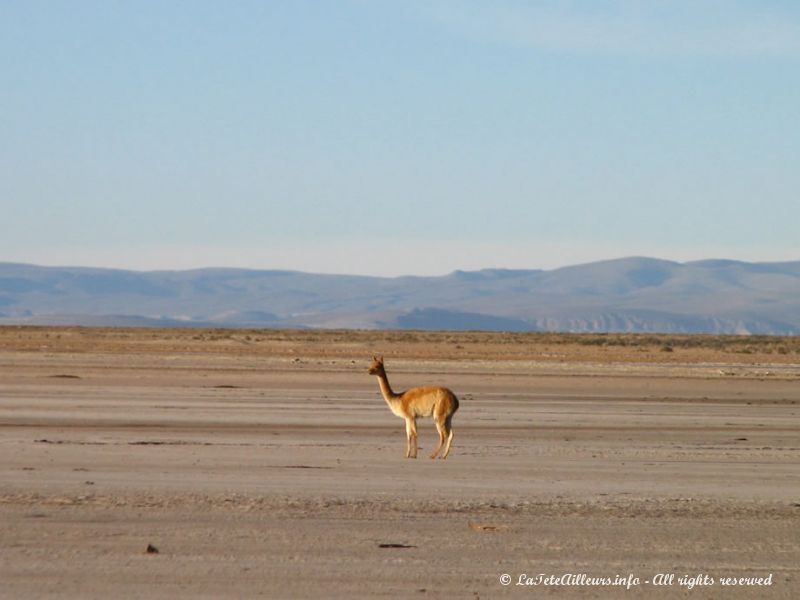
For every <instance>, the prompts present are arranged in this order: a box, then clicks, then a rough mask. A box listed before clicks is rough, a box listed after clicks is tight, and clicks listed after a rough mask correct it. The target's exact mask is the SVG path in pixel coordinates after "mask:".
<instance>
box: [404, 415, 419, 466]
mask: <svg viewBox="0 0 800 600" xmlns="http://www.w3.org/2000/svg"><path fill="white" fill-rule="evenodd" d="M406 458H417V423H416V421H415V420H414V419H411V418H410V419H406Z"/></svg>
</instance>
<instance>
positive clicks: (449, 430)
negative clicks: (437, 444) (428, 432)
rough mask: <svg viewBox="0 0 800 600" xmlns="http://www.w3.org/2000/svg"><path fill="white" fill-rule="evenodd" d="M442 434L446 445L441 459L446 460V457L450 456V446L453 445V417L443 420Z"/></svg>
mask: <svg viewBox="0 0 800 600" xmlns="http://www.w3.org/2000/svg"><path fill="white" fill-rule="evenodd" d="M444 432H445V434H446V435H447V445H446V446H445V447H444V454H442V456H441V458H447V455H448V454H450V444H452V443H453V415H449V416H448V417H447V418H446V419H445V420H444Z"/></svg>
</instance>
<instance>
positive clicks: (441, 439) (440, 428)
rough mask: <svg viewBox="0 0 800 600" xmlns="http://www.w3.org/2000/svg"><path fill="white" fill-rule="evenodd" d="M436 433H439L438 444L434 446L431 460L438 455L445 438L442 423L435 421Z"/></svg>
mask: <svg viewBox="0 0 800 600" xmlns="http://www.w3.org/2000/svg"><path fill="white" fill-rule="evenodd" d="M436 431H438V432H439V443H438V444H437V445H436V449H435V450H434V451H433V453H432V454H431V458H436V455H437V454H439V450H441V449H442V445H443V444H444V440H445V437H446V436H447V434H446V432H445V429H444V423H443V422H441V421H439V420H438V419H437V421H436Z"/></svg>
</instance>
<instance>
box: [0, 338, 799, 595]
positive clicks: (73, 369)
mask: <svg viewBox="0 0 800 600" xmlns="http://www.w3.org/2000/svg"><path fill="white" fill-rule="evenodd" d="M392 335H394V336H398V337H395V338H392V337H391V336H392ZM401 335H402V336H405V337H399V336H401ZM415 335H416V337H414V336H415ZM248 337H249V339H247V338H248ZM570 340H571V341H570ZM570 340H567V341H566V342H564V340H562V341H560V342H559V341H557V340H555V339H554V338H538V339H537V338H531V337H529V336H517V337H514V336H510V337H509V336H502V335H499V334H498V335H495V336H491V335H488V334H475V335H474V336H473V337H472V338H470V337H469V336H468V335H467V334H463V335H460V336H459V335H455V336H453V335H451V334H379V333H375V334H367V333H352V334H348V333H345V332H336V333H326V334H320V333H318V332H317V333H314V332H312V333H305V334H302V333H291V332H282V333H269V334H267V333H259V332H237V333H231V332H219V331H217V332H212V331H207V332H196V331H180V330H177V331H176V330H170V331H154V330H139V331H136V330H80V329H31V328H0V456H2V460H1V461H0V582H2V585H0V598H104V599H105V598H251V597H263V598H373V597H375V598H469V599H474V598H498V597H499V598H511V597H516V598H526V597H553V598H622V597H637V598H685V597H687V596H690V597H696V598H782V599H783V598H785V599H790V598H797V597H800V533H799V531H800V528H799V527H798V525H800V406H798V403H799V402H800V364H798V354H797V353H795V352H794V351H793V350H791V345H790V344H791V343H793V342H787V344H786V345H782V343H781V342H780V341H778V342H775V344H777V345H774V344H773V345H771V346H769V348H771V349H770V350H767V349H766V348H767V347H766V346H764V345H761V342H758V341H757V340H756V341H754V342H753V344H752V346H750V351H746V352H740V351H739V350H737V348H738V349H741V348H745V347H747V346H746V345H742V343H741V340H738V341H736V344H737V345H736V347H735V348H734V349H731V347H730V346H725V344H721V345H716V344H710V345H709V346H708V347H700V348H698V347H687V348H682V347H678V346H677V345H676V346H675V347H674V348H672V347H670V349H669V350H665V349H664V348H665V345H666V344H667V342H665V341H663V340H651V341H649V342H646V343H645V342H644V341H642V342H641V343H632V344H630V345H625V346H603V345H602V344H599V345H598V344H583V343H580V341H579V340H578V341H576V340H577V338H576V339H572V338H570ZM669 344H670V345H672V344H674V340H672V341H670V342H669ZM787 345H788V347H789V348H790V350H789V351H788V352H785V351H780V352H778V351H775V348H785V347H786V346H787ZM374 352H378V353H383V354H385V355H386V363H387V370H388V372H389V376H390V378H391V380H392V384H393V385H394V387H395V388H396V389H402V388H404V387H407V386H412V385H420V384H441V385H447V386H449V387H451V388H452V389H453V390H454V391H455V392H456V393H457V394H458V395H459V397H460V399H461V409H460V410H459V412H458V413H457V415H456V418H455V419H454V429H455V432H456V437H455V441H454V444H453V450H452V452H451V455H450V458H448V460H446V461H441V460H436V461H431V460H429V459H427V458H422V457H423V456H424V455H425V452H426V451H427V450H430V449H431V447H432V445H433V442H434V441H435V439H436V434H435V430H434V428H433V425H432V423H431V422H430V421H428V420H425V421H421V422H420V444H421V446H422V451H421V452H420V457H421V458H419V459H417V460H407V459H404V458H403V453H404V447H405V439H404V429H403V423H402V421H401V420H400V419H398V418H397V417H395V416H393V415H392V414H390V412H389V411H388V410H387V408H386V406H385V404H384V403H383V401H382V400H381V399H380V397H379V394H378V388H377V385H376V382H375V380H374V378H372V377H369V376H368V375H367V374H366V368H367V364H368V358H369V356H370V354H371V353H374ZM148 545H152V546H154V547H155V548H157V549H158V552H157V553H156V552H152V553H148V552H146V549H147V547H148ZM504 574H508V575H509V576H510V578H511V583H510V585H503V584H502V583H501V576H502V575H504ZM540 574H542V575H545V576H552V577H554V578H559V580H560V578H561V577H562V576H563V575H564V574H574V575H576V576H581V575H583V574H585V575H586V576H587V577H593V578H609V579H611V580H612V581H613V580H614V579H615V578H617V577H618V576H619V578H620V579H621V578H638V579H639V582H638V585H632V586H631V589H626V587H625V586H601V585H590V583H597V582H588V580H584V581H583V585H580V584H578V582H579V581H581V580H580V579H579V577H578V578H573V579H564V580H561V585H556V584H555V583H554V582H553V581H550V582H549V583H548V582H547V581H542V582H541V583H540V584H539V585H535V586H534V585H517V583H518V582H519V581H520V576H522V575H527V576H529V577H531V578H533V579H531V580H530V581H531V582H538V579H537V577H538V576H539V575H540ZM659 575H664V577H659ZM669 575H674V579H672V580H670V579H669V578H668V576H669ZM698 576H707V578H706V579H705V583H706V585H702V583H703V581H702V577H699V579H700V581H698ZM684 577H689V578H690V579H689V580H683V579H681V578H684ZM728 577H732V578H741V577H747V578H769V579H768V580H767V581H768V582H771V585H768V586H758V585H736V586H730V585H728V586H723V585H722V582H721V578H728ZM709 578H713V584H711V583H709V581H710V579H709ZM523 581H524V579H523ZM659 582H660V583H663V584H664V585H656V583H659ZM682 582H683V583H682ZM570 583H572V585H569V584H570ZM691 583H696V585H695V586H694V587H693V588H692V589H691V590H690V589H689V585H690V584H691ZM750 583H751V584H752V583H754V582H752V581H751V582H750Z"/></svg>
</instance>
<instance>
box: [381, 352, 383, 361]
mask: <svg viewBox="0 0 800 600" xmlns="http://www.w3.org/2000/svg"><path fill="white" fill-rule="evenodd" d="M381 362H383V354H381Z"/></svg>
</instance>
